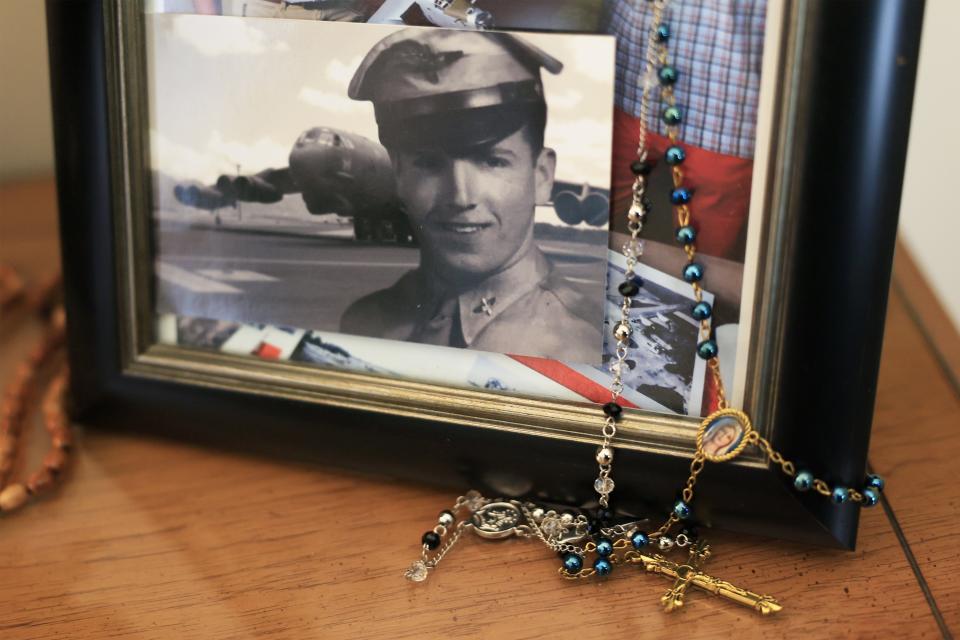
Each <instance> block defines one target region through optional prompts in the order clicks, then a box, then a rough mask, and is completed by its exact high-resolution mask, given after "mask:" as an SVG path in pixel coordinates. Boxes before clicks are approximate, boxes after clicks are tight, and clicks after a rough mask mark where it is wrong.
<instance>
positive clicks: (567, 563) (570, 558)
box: [563, 553, 583, 573]
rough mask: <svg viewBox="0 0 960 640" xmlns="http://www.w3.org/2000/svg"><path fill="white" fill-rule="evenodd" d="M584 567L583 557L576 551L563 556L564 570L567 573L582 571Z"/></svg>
mask: <svg viewBox="0 0 960 640" xmlns="http://www.w3.org/2000/svg"><path fill="white" fill-rule="evenodd" d="M580 569H583V558H581V557H580V556H578V555H577V554H575V553H568V554H566V555H564V556H563V570H564V571H566V572H567V573H580Z"/></svg>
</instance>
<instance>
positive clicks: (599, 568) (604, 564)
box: [593, 558, 613, 577]
mask: <svg viewBox="0 0 960 640" xmlns="http://www.w3.org/2000/svg"><path fill="white" fill-rule="evenodd" d="M593 570H594V571H596V572H597V575H598V576H601V577H603V576H608V575H610V572H611V571H613V564H612V563H611V562H610V561H609V560H607V559H606V558H597V559H596V560H595V561H594V563H593Z"/></svg>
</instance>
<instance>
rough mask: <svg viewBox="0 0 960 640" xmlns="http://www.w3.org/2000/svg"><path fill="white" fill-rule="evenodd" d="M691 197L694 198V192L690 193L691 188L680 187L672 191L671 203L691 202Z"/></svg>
mask: <svg viewBox="0 0 960 640" xmlns="http://www.w3.org/2000/svg"><path fill="white" fill-rule="evenodd" d="M691 198H693V194H692V193H690V189H687V188H685V187H678V188H676V189H674V190H673V191H671V192H670V202H671V204H675V205H681V204H687V203H689V202H690V199H691Z"/></svg>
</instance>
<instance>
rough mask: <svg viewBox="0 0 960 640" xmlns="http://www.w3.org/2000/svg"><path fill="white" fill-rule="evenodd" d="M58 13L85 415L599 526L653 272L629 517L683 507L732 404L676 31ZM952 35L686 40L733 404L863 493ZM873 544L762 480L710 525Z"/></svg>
mask: <svg viewBox="0 0 960 640" xmlns="http://www.w3.org/2000/svg"><path fill="white" fill-rule="evenodd" d="M47 10H48V23H49V29H50V47H51V52H50V60H51V71H52V86H53V99H54V111H55V134H56V143H57V162H58V165H57V172H58V186H59V195H60V207H61V222H62V240H63V252H64V275H65V280H66V289H67V290H66V302H67V313H68V320H69V322H68V329H69V336H70V361H71V366H72V368H73V371H74V372H75V375H74V380H73V397H74V403H75V407H76V410H77V412H78V415H80V416H82V417H84V418H88V419H89V420H91V421H92V422H94V423H95V424H102V425H105V426H107V425H109V426H113V427H114V428H122V429H136V430H142V431H147V432H151V433H160V434H164V435H170V436H175V437H180V438H189V439H193V440H196V441H200V442H204V443H210V444H214V445H216V446H221V447H231V448H240V449H244V450H254V451H257V452H260V453H263V454H266V455H278V456H284V457H287V458H293V457H295V458H298V459H307V460H315V461H318V462H321V463H324V464H333V465H340V466H342V467H345V468H350V469H358V470H363V471H369V472H374V473H379V474H383V475H388V476H391V477H404V478H409V479H414V480H418V481H422V482H429V483H434V484H439V485H444V486H448V487H450V488H451V490H463V489H466V488H468V487H474V488H478V489H480V490H483V491H485V492H487V493H490V494H496V495H503V496H509V497H519V496H533V497H536V498H538V499H540V500H545V501H549V502H553V503H558V504H565V505H569V506H570V507H572V508H590V507H591V501H592V500H594V499H595V495H594V494H592V492H591V491H590V489H591V486H592V478H593V476H594V475H595V468H594V464H593V454H592V451H593V449H594V448H595V447H596V445H597V443H598V442H599V440H600V429H601V427H602V425H603V419H602V415H603V414H602V412H601V411H600V407H599V405H601V404H603V403H605V402H607V401H608V400H609V399H610V394H611V392H610V385H611V383H612V381H613V376H612V373H611V367H612V366H613V364H614V363H615V361H616V360H617V357H616V355H615V353H616V348H617V341H616V340H615V339H614V338H613V334H614V329H615V326H616V325H617V324H618V323H619V321H620V313H621V308H620V305H621V301H622V300H623V296H622V295H621V294H620V293H619V292H618V285H619V283H621V282H622V281H623V278H624V273H625V270H626V269H627V261H626V257H625V254H630V253H631V252H632V253H633V254H642V255H640V256H639V266H638V267H637V268H636V273H637V275H638V276H639V277H640V278H641V279H642V281H643V287H642V290H641V293H640V294H639V295H637V296H636V297H635V298H634V299H633V302H632V303H631V305H630V307H629V311H628V318H629V327H630V330H631V331H630V341H629V344H628V349H627V354H626V357H625V359H624V366H625V367H626V369H623V368H621V375H622V379H623V385H624V389H623V393H622V394H621V398H620V402H621V404H622V405H623V406H624V407H625V408H626V411H625V413H624V416H623V418H622V420H621V422H620V425H619V427H618V432H617V447H618V450H619V453H618V466H617V478H616V482H617V508H618V509H619V510H621V511H623V512H625V513H629V514H630V515H634V516H638V517H643V516H644V515H647V514H649V515H650V516H651V517H655V516H656V515H657V514H660V513H663V512H664V511H665V510H667V509H668V508H669V505H671V504H672V503H673V501H674V500H675V499H676V496H674V495H673V492H674V491H675V490H676V487H677V486H678V484H679V483H680V482H682V480H683V478H685V477H686V469H687V466H688V465H689V458H690V456H691V455H692V453H693V451H694V448H695V446H696V440H697V433H698V428H699V426H700V423H701V421H702V419H703V417H704V416H706V415H708V414H710V413H711V412H712V411H714V410H715V409H716V408H717V407H718V406H719V403H720V401H721V395H722V394H723V391H722V390H721V389H718V386H717V384H715V383H714V382H713V378H712V377H711V375H709V373H710V372H709V367H708V366H707V364H706V361H705V360H703V359H701V358H698V357H697V356H696V347H697V344H698V340H699V339H700V336H701V324H700V322H699V321H698V319H695V316H696V314H695V313H693V312H692V311H691V309H692V308H693V305H694V303H695V302H696V299H695V297H694V294H693V291H692V289H691V287H690V285H689V283H688V282H686V281H685V279H684V276H683V274H682V269H683V267H684V265H685V264H686V256H685V254H684V251H683V248H682V247H681V246H679V245H678V244H677V242H676V241H675V239H674V234H675V219H674V217H673V215H671V213H670V212H671V211H673V205H674V204H676V201H675V199H676V198H677V197H678V196H677V195H676V194H675V193H672V191H673V185H672V183H671V170H670V166H669V164H670V163H669V159H668V156H669V154H670V153H674V151H671V149H670V146H671V143H670V140H669V139H668V138H667V137H666V136H665V134H664V129H663V125H662V124H661V123H660V114H659V110H658V111H657V113H652V114H651V113H644V109H643V107H642V105H641V103H643V100H642V93H643V84H642V77H643V69H644V66H645V59H644V50H645V47H646V37H647V35H646V34H647V33H648V31H649V23H650V16H649V6H648V3H647V2H646V1H645V0H569V1H566V0H551V1H550V2H540V1H533V0H531V1H530V2H524V3H512V2H500V1H498V0H486V1H485V0H463V1H460V0H450V1H445V2H434V1H433V0H431V1H430V2H420V1H416V0H407V1H403V2H398V1H395V0H383V1H367V0H321V1H317V2H275V1H273V0H211V1H206V2H203V1H193V0H189V1H187V0H183V1H175V0H150V1H143V0H136V1H128V0H124V1H121V0H73V1H67V0H47ZM921 19H922V3H918V2H913V1H910V0H903V1H892V2H886V3H875V2H868V1H864V2H850V3H831V2H826V1H823V0H820V1H807V2H801V1H791V0H744V1H743V2H737V3H729V2H718V1H716V0H686V1H683V0H681V1H678V2H674V3H672V4H671V5H670V7H669V8H668V13H667V20H668V22H669V24H670V28H671V33H670V36H669V37H670V38H671V52H672V55H673V56H674V57H673V59H672V60H671V64H672V65H673V66H674V67H676V68H677V69H680V70H681V71H680V74H679V78H678V79H677V80H676V85H675V92H676V95H677V100H678V103H679V104H680V105H681V106H682V108H683V112H684V114H685V117H684V121H683V125H682V127H681V129H680V138H681V140H682V142H683V149H684V152H685V154H686V161H685V164H684V172H685V175H686V176H687V180H688V181H689V183H690V184H691V189H692V197H693V199H694V210H695V212H696V213H695V220H696V230H697V233H698V239H697V248H698V260H699V261H700V262H701V263H702V264H703V266H704V267H705V271H706V275H705V277H704V279H703V281H702V283H701V284H702V299H703V300H704V301H705V302H708V303H710V305H711V306H712V308H713V310H714V312H713V314H712V317H711V318H710V323H711V324H710V327H709V328H710V331H711V334H712V335H713V336H714V339H715V340H716V343H717V345H718V349H719V354H720V357H719V363H720V368H719V374H720V376H721V378H722V381H723V388H725V390H726V395H725V397H724V399H725V400H726V402H727V403H728V404H729V405H730V406H733V407H737V408H742V409H743V410H744V411H745V412H746V413H747V414H749V415H750V416H751V418H752V421H753V425H754V428H756V429H757V430H758V431H759V432H760V433H761V434H762V435H763V436H765V437H767V438H768V439H769V440H771V442H773V443H774V445H775V446H776V447H777V448H778V449H779V450H781V451H783V452H784V455H786V456H788V457H789V458H790V459H792V460H795V461H797V463H798V464H802V465H803V466H804V467H805V468H812V469H816V470H817V474H818V475H820V476H821V477H824V478H825V479H827V480H828V481H829V482H831V483H837V484H845V485H850V486H852V485H855V484H856V483H857V482H859V481H860V480H861V478H862V476H863V473H864V470H865V467H866V453H867V446H868V442H869V430H870V422H871V418H872V413H873V403H874V389H875V382H876V376H877V369H878V365H879V356H880V347H881V341H882V333H883V317H884V309H885V305H886V292H887V286H888V282H889V275H890V268H891V263H892V256H893V247H894V239H895V233H896V217H897V212H898V206H899V197H900V186H901V175H902V172H903V164H904V159H905V153H906V138H907V131H908V127H909V114H910V107H911V100H912V93H913V82H914V75H915V68H916V56H917V51H918V47H919V33H920V24H921ZM853 79H855V80H853ZM641 119H643V120H641ZM641 122H643V124H644V126H643V127H641ZM641 130H644V131H645V132H646V133H645V135H646V136H647V138H646V140H647V145H648V147H649V149H650V150H651V155H652V158H653V160H654V163H653V164H654V168H653V170H652V172H651V174H650V176H649V178H648V180H649V183H650V185H651V188H650V192H651V194H652V195H651V196H650V202H649V206H650V211H651V212H652V213H651V214H650V216H649V219H648V221H647V223H646V225H645V227H644V232H643V245H642V246H639V247H638V246H637V245H635V244H631V243H630V242H628V240H629V235H628V232H627V227H626V220H627V218H626V212H627V209H628V208H629V207H630V204H631V201H632V191H631V188H632V187H631V185H632V181H633V172H632V169H631V163H632V162H633V161H634V160H635V159H636V149H637V144H638V142H637V140H638V135H639V133H640V131H641ZM688 195H689V194H688ZM672 200H673V202H672ZM703 437H704V438H705V443H706V446H708V448H709V451H710V454H709V455H710V456H712V459H717V460H723V459H726V458H727V457H729V454H730V452H731V451H733V450H736V449H737V448H738V447H739V446H741V445H740V440H739V439H738V438H737V434H736V429H734V428H732V427H731V425H727V424H721V423H720V422H718V423H717V424H716V425H714V427H713V428H711V429H709V430H708V431H707V432H706V433H704V434H703ZM857 514H858V511H857V509H856V508H855V507H850V508H846V507H836V506H834V505H831V504H824V503H822V502H821V501H819V500H816V499H814V498H812V497H810V496H806V495H804V494H800V493H797V492H794V491H793V490H792V487H791V486H790V484H789V478H787V477H786V476H784V475H783V474H782V473H780V472H779V470H778V469H776V468H771V467H770V466H768V465H767V464H766V463H765V462H764V461H763V459H761V458H760V457H758V456H752V455H750V454H746V453H745V454H744V455H742V456H740V457H738V458H737V459H736V460H733V461H730V462H725V463H724V464H717V465H710V467H709V469H708V470H707V471H706V472H705V474H704V475H703V476H702V481H701V484H699V485H698V496H697V517H698V523H699V524H702V525H704V526H716V527H724V528H730V529H736V530H742V531H749V532H752V533H760V534H763V535H769V536H775V537H782V538H791V539H796V540H803V541H806V542H812V543H816V544H822V545H830V546H842V547H848V548H851V547H853V545H854V543H855V540H856V525H857V517H858V515H857Z"/></svg>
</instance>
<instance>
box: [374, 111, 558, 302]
mask: <svg viewBox="0 0 960 640" xmlns="http://www.w3.org/2000/svg"><path fill="white" fill-rule="evenodd" d="M391 158H392V160H393V166H394V171H395V173H396V177H397V187H398V192H399V196H400V200H401V201H403V203H404V205H405V207H406V211H407V215H408V216H409V218H410V223H411V225H412V226H413V228H414V233H416V235H417V237H418V239H419V240H420V246H421V251H422V256H423V262H424V264H425V266H427V267H428V268H430V269H432V270H433V271H434V272H435V273H437V274H438V275H440V276H441V277H443V278H444V279H446V280H448V281H451V282H454V283H459V282H464V281H470V280H476V279H479V278H482V277H485V276H487V275H490V274H493V273H496V272H497V271H500V270H502V269H503V268H505V267H507V266H509V265H510V264H512V262H513V260H514V259H515V258H516V259H519V258H520V257H521V256H522V252H523V251H525V250H526V249H527V248H528V247H529V246H530V245H531V244H532V242H533V213H534V206H535V205H536V204H537V203H546V202H547V201H548V200H549V198H550V192H551V189H552V188H553V172H554V168H555V165H556V156H555V154H554V153H553V151H552V150H550V149H543V150H541V151H540V152H539V153H537V154H536V155H534V151H533V149H532V148H531V145H530V142H529V141H528V139H527V137H526V136H525V135H524V132H523V129H521V130H519V131H517V132H516V133H513V134H511V135H510V136H508V137H506V138H504V139H503V140H501V141H499V142H497V143H495V144H492V145H489V146H485V147H480V148H476V149H471V150H469V151H465V152H462V153H456V154H453V153H451V152H449V151H445V150H443V149H441V148H439V147H437V148H426V149H423V150H417V151H394V152H392V153H391Z"/></svg>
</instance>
